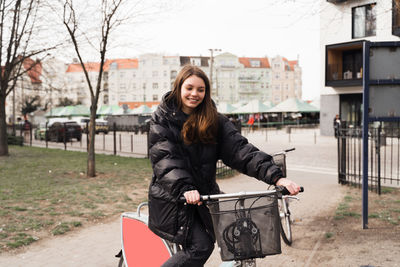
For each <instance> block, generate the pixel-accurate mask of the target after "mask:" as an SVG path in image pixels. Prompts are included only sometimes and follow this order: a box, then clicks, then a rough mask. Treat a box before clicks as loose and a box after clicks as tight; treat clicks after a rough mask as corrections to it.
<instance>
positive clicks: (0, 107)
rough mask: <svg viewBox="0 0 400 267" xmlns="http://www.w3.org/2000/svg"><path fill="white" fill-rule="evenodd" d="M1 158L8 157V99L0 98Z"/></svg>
mask: <svg viewBox="0 0 400 267" xmlns="http://www.w3.org/2000/svg"><path fill="white" fill-rule="evenodd" d="M0 156H8V143H7V123H6V98H5V97H3V95H1V96H0Z"/></svg>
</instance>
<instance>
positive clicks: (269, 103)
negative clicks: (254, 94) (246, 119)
mask: <svg viewBox="0 0 400 267" xmlns="http://www.w3.org/2000/svg"><path fill="white" fill-rule="evenodd" d="M263 104H264V105H265V106H267V107H268V108H272V107H273V106H274V104H272V102H271V101H269V100H267V101H265V102H263Z"/></svg>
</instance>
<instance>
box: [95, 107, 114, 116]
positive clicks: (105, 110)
mask: <svg viewBox="0 0 400 267" xmlns="http://www.w3.org/2000/svg"><path fill="white" fill-rule="evenodd" d="M119 111H120V106H118V105H101V106H100V107H98V108H97V111H96V114H97V115H102V116H104V115H112V114H114V113H116V112H119Z"/></svg>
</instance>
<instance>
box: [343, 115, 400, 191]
mask: <svg viewBox="0 0 400 267" xmlns="http://www.w3.org/2000/svg"><path fill="white" fill-rule="evenodd" d="M368 144H369V145H368V165H369V166H368V187H369V189H370V190H371V191H375V192H377V193H379V194H380V193H381V191H382V187H384V186H389V187H393V186H396V187H398V186H400V171H399V169H400V161H399V159H400V157H399V153H400V127H399V123H391V124H388V125H385V126H384V127H382V126H381V125H379V126H377V127H373V125H370V127H369V130H368ZM337 150H338V179H339V183H341V184H352V185H356V186H361V184H362V169H363V167H362V164H363V163H362V153H363V152H362V128H361V127H354V128H341V129H339V131H338V135H337Z"/></svg>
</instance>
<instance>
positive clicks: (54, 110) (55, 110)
mask: <svg viewBox="0 0 400 267" xmlns="http://www.w3.org/2000/svg"><path fill="white" fill-rule="evenodd" d="M63 108H64V107H56V108H52V109H50V111H48V112H47V113H46V114H44V116H45V117H58V114H59V113H60V112H61V111H62V110H63Z"/></svg>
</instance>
